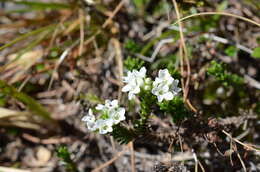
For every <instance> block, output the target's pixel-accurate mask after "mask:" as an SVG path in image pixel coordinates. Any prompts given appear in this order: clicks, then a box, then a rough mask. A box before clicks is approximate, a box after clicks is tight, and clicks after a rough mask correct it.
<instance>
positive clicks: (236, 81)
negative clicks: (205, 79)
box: [207, 60, 244, 87]
mask: <svg viewBox="0 0 260 172" xmlns="http://www.w3.org/2000/svg"><path fill="white" fill-rule="evenodd" d="M207 73H208V74H209V75H212V76H214V77H215V78H216V79H217V80H218V81H219V82H221V83H222V84H223V85H224V86H225V87H228V86H235V87H237V86H241V85H242V84H243V83H244V80H243V78H241V77H240V76H238V75H236V74H232V73H230V72H228V71H227V70H226V68H225V66H224V64H223V63H218V62H216V61H215V60H213V61H212V62H211V66H210V67H209V68H208V70H207Z"/></svg>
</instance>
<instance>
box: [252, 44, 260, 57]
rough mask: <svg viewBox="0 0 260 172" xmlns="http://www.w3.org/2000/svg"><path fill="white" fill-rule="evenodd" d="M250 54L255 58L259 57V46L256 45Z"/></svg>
mask: <svg viewBox="0 0 260 172" xmlns="http://www.w3.org/2000/svg"><path fill="white" fill-rule="evenodd" d="M252 56H253V57H255V58H260V47H256V48H255V49H254V50H253V53H252Z"/></svg>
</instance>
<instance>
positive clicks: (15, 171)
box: [0, 166, 31, 172]
mask: <svg viewBox="0 0 260 172" xmlns="http://www.w3.org/2000/svg"><path fill="white" fill-rule="evenodd" d="M0 171H1V172H31V170H20V169H16V168H9V167H1V166H0Z"/></svg>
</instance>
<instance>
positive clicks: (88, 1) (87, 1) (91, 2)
mask: <svg viewBox="0 0 260 172" xmlns="http://www.w3.org/2000/svg"><path fill="white" fill-rule="evenodd" d="M85 2H86V3H88V4H89V5H93V4H94V3H95V2H94V1H93V0H85Z"/></svg>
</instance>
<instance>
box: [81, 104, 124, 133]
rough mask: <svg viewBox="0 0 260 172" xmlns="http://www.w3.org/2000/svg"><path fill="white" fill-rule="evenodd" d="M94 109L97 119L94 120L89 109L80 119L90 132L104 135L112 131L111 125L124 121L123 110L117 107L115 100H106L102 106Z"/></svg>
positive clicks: (99, 105)
mask: <svg viewBox="0 0 260 172" xmlns="http://www.w3.org/2000/svg"><path fill="white" fill-rule="evenodd" d="M95 109H96V110H97V111H98V112H99V117H98V119H96V118H95V116H94V115H93V112H92V110H91V109H89V112H88V115H86V116H85V117H83V118H82V121H84V122H86V124H87V127H88V129H89V130H90V131H98V132H99V133H100V134H106V133H109V132H112V131H113V125H115V124H118V123H119V122H121V121H123V120H125V109H124V108H122V107H119V105H118V101H117V100H112V101H110V100H106V101H105V104H104V105H103V104H98V105H97V106H96V107H95Z"/></svg>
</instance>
